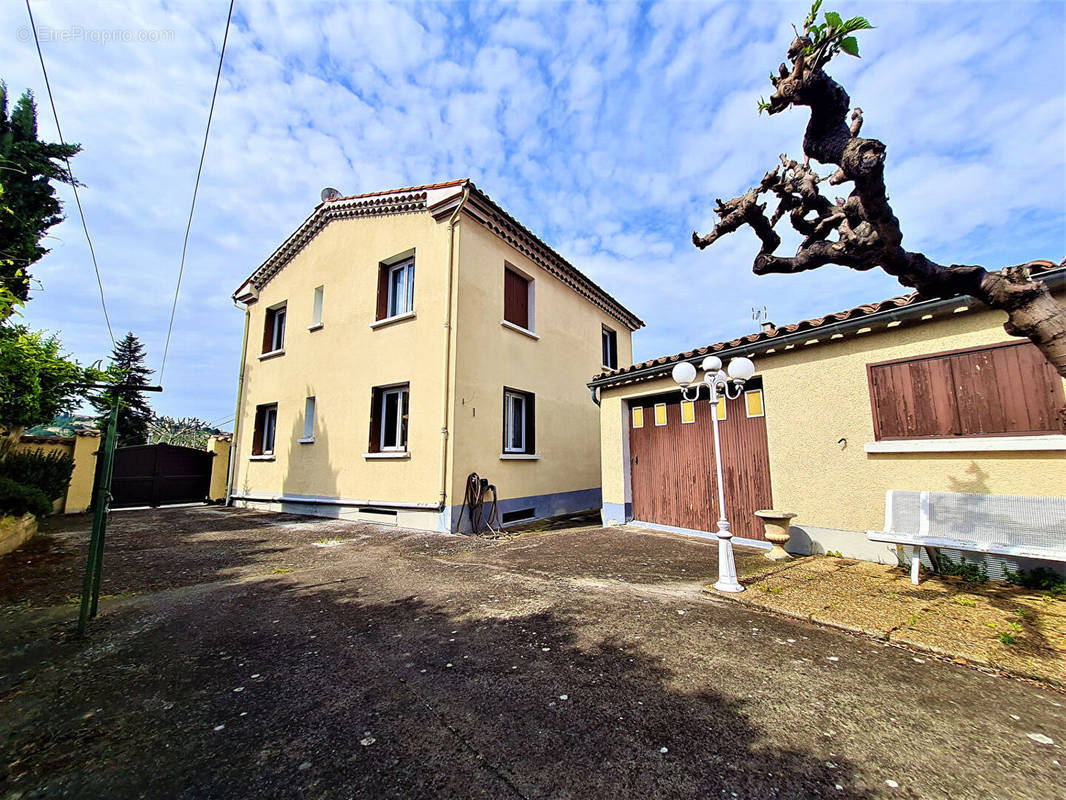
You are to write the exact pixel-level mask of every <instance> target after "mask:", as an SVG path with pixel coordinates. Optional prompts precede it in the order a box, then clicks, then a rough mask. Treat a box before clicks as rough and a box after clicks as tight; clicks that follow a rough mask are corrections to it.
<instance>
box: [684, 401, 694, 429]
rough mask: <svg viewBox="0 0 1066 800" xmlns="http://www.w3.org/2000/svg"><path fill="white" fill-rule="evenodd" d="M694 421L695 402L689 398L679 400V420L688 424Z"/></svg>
mask: <svg viewBox="0 0 1066 800" xmlns="http://www.w3.org/2000/svg"><path fill="white" fill-rule="evenodd" d="M695 421H696V404H695V403H694V402H692V401H691V400H682V401H681V422H682V423H683V424H685V425H690V424H692V423H693V422H695Z"/></svg>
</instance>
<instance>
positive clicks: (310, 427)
mask: <svg viewBox="0 0 1066 800" xmlns="http://www.w3.org/2000/svg"><path fill="white" fill-rule="evenodd" d="M314 440H315V398H313V397H308V398H307V400H305V401H304V438H303V439H302V441H304V442H313V441H314Z"/></svg>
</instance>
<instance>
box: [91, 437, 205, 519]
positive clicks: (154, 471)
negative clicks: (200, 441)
mask: <svg viewBox="0 0 1066 800" xmlns="http://www.w3.org/2000/svg"><path fill="white" fill-rule="evenodd" d="M214 458H215V454H214V453H209V452H207V451H206V450H197V449H196V448H195V447H178V446H177V445H173V444H142V445H136V446H134V447H120V448H118V449H117V450H116V451H115V466H114V469H113V471H112V473H111V475H112V477H111V495H112V500H111V507H112V508H131V507H134V506H164V505H173V504H175V503H198V502H203V501H206V500H207V495H208V492H209V491H210V488H211V463H212V461H213V460H214Z"/></svg>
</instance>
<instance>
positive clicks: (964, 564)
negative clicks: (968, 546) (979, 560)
mask: <svg viewBox="0 0 1066 800" xmlns="http://www.w3.org/2000/svg"><path fill="white" fill-rule="evenodd" d="M937 560H938V561H939V562H940V565H939V566H940V574H941V575H957V576H958V577H960V578H962V579H963V580H964V581H966V582H967V583H984V582H985V581H987V580H988V571H987V570H986V569H985V565H984V564H976V563H974V562H973V561H967V560H966V559H965V558H960V559H959V562H958V563H957V564H956V563H955V562H954V561H952V560H951V559H950V558H948V557H947V556H946V555H944V554H943V553H941V554H940V557H939V558H938V559H937Z"/></svg>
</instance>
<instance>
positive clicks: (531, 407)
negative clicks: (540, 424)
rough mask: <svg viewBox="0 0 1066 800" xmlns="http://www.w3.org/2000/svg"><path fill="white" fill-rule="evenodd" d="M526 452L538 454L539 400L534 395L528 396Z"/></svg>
mask: <svg viewBox="0 0 1066 800" xmlns="http://www.w3.org/2000/svg"><path fill="white" fill-rule="evenodd" d="M526 452H527V453H531V454H532V453H536V452H537V400H536V397H535V396H534V395H533V394H532V393H530V394H527V395H526Z"/></svg>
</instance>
